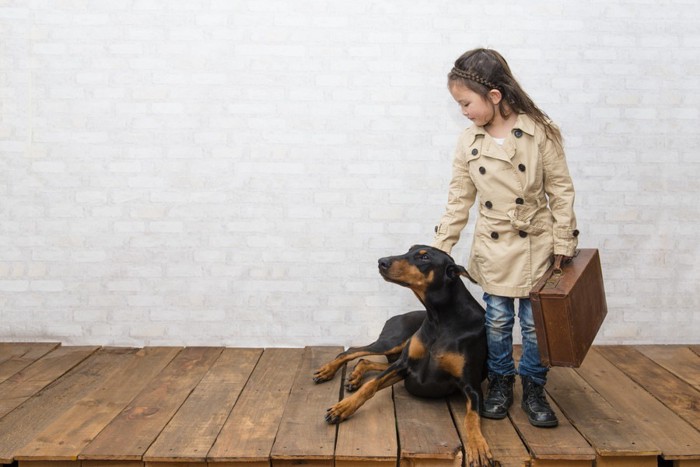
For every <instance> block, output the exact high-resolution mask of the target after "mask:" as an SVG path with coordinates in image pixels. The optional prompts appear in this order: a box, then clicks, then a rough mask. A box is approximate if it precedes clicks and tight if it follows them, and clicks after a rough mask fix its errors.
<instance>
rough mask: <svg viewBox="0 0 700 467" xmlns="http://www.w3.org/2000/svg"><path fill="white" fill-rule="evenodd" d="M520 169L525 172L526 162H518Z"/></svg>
mask: <svg viewBox="0 0 700 467" xmlns="http://www.w3.org/2000/svg"><path fill="white" fill-rule="evenodd" d="M518 170H519V171H521V172H525V164H518Z"/></svg>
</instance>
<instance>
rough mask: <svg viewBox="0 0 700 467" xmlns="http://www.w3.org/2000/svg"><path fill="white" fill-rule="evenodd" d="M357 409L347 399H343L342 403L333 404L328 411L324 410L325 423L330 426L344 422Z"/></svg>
mask: <svg viewBox="0 0 700 467" xmlns="http://www.w3.org/2000/svg"><path fill="white" fill-rule="evenodd" d="M356 410H357V407H355V405H354V404H352V403H351V402H349V401H348V399H343V400H342V401H340V402H338V403H337V404H335V405H334V406H333V407H331V408H330V409H328V410H326V421H327V422H328V423H330V424H333V425H335V424H338V423H340V422H342V421H344V420H346V419H347V418H348V417H349V416H350V415H352V414H353V413H355V411H356Z"/></svg>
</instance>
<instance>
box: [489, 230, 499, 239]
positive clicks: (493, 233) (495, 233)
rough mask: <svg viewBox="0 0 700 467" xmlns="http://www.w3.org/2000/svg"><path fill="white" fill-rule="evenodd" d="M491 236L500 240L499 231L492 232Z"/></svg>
mask: <svg viewBox="0 0 700 467" xmlns="http://www.w3.org/2000/svg"><path fill="white" fill-rule="evenodd" d="M491 238H493V239H494V240H498V232H491Z"/></svg>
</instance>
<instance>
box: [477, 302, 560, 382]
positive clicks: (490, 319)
mask: <svg viewBox="0 0 700 467" xmlns="http://www.w3.org/2000/svg"><path fill="white" fill-rule="evenodd" d="M484 301H485V302H486V340H487V343H488V359H487V362H486V363H487V366H488V370H489V375H492V374H496V375H515V374H516V373H517V374H520V376H530V377H531V378H532V379H533V380H534V381H535V382H536V383H537V384H541V385H544V384H545V383H546V382H547V371H548V369H547V368H546V367H544V366H542V362H541V360H540V351H539V349H538V348H537V336H536V335H535V321H534V319H533V317H532V305H531V304H530V300H529V299H527V298H520V299H518V317H519V318H520V328H521V330H522V336H523V355H522V358H521V359H520V365H519V366H518V371H517V372H516V371H515V361H514V360H513V324H514V323H515V306H514V303H515V299H514V298H510V297H499V296H497V295H489V294H487V293H485V294H484Z"/></svg>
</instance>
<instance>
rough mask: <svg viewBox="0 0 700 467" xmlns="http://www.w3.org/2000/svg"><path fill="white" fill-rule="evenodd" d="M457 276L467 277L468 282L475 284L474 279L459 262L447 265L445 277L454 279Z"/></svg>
mask: <svg viewBox="0 0 700 467" xmlns="http://www.w3.org/2000/svg"><path fill="white" fill-rule="evenodd" d="M457 276H464V277H466V278H467V279H469V281H470V282H473V283H474V284H476V281H475V280H474V279H472V276H470V275H469V273H468V272H467V270H466V268H464V266H460V265H459V264H450V265H449V266H448V267H447V278H448V279H450V280H454V279H455V278H456V277H457Z"/></svg>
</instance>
